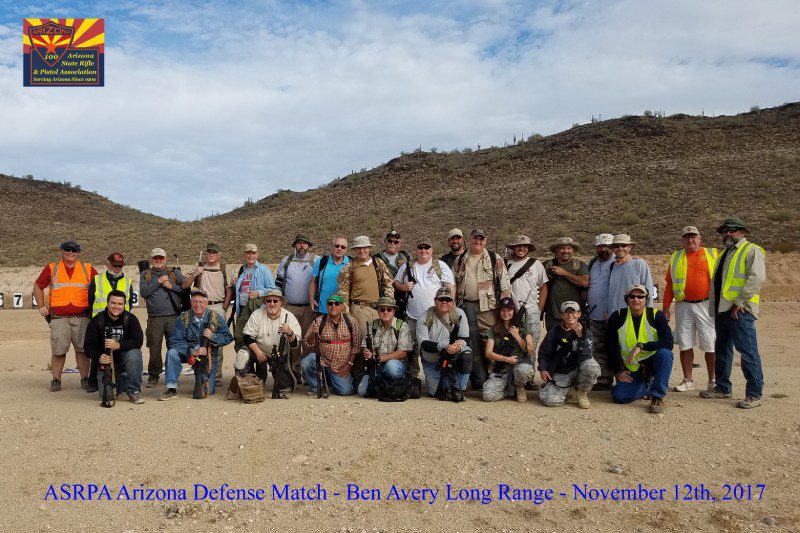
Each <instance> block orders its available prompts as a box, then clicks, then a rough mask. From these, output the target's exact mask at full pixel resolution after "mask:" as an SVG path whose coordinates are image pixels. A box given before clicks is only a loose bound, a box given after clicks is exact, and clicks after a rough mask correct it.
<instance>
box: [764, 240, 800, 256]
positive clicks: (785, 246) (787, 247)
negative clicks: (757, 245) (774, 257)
mask: <svg viewBox="0 0 800 533" xmlns="http://www.w3.org/2000/svg"><path fill="white" fill-rule="evenodd" d="M766 249H767V250H769V251H770V252H779V253H782V254H788V253H792V252H796V251H797V249H798V248H797V243H796V242H792V241H777V242H771V243H769V244H767V246H766Z"/></svg>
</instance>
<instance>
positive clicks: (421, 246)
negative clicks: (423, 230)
mask: <svg viewBox="0 0 800 533" xmlns="http://www.w3.org/2000/svg"><path fill="white" fill-rule="evenodd" d="M430 249H431V247H430V246H428V245H427V244H422V245H420V246H417V250H430Z"/></svg>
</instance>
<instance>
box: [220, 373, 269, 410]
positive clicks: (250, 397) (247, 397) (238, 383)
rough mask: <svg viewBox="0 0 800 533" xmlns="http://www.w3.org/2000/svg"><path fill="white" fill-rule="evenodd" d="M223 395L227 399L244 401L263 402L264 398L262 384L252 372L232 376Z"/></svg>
mask: <svg viewBox="0 0 800 533" xmlns="http://www.w3.org/2000/svg"><path fill="white" fill-rule="evenodd" d="M225 397H226V398H227V399H228V400H241V401H242V402H244V403H259V402H263V401H264V398H265V395H264V385H263V384H262V383H261V380H260V379H259V378H258V376H256V375H254V374H247V375H244V376H233V377H232V378H231V384H230V386H229V387H228V393H227V394H226V396H225Z"/></svg>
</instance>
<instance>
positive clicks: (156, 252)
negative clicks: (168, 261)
mask: <svg viewBox="0 0 800 533" xmlns="http://www.w3.org/2000/svg"><path fill="white" fill-rule="evenodd" d="M150 257H167V252H165V251H164V249H163V248H153V249H152V250H150Z"/></svg>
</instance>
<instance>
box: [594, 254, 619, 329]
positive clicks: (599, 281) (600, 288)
mask: <svg viewBox="0 0 800 533" xmlns="http://www.w3.org/2000/svg"><path fill="white" fill-rule="evenodd" d="M613 263H614V256H613V255H612V256H611V258H610V259H608V260H606V261H600V259H598V260H597V261H595V262H594V263H593V264H592V269H591V270H590V271H589V296H588V300H589V304H588V305H589V318H591V319H592V320H599V321H602V320H605V315H604V313H608V314H609V315H610V314H611V311H609V310H608V280H609V276H610V270H611V265H612V264H613Z"/></svg>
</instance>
